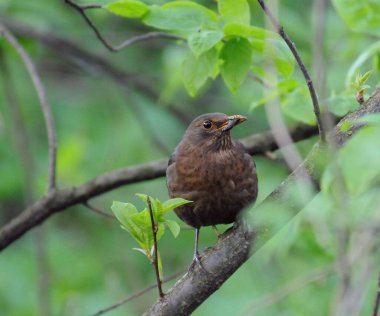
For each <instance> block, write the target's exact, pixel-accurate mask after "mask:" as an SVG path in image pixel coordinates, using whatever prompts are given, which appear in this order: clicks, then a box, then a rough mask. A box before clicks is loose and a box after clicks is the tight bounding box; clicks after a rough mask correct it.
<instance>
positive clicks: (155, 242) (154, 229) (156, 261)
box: [148, 196, 165, 298]
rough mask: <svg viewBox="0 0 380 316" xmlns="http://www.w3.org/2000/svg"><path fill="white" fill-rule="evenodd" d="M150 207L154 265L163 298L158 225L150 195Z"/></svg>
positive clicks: (159, 291)
mask: <svg viewBox="0 0 380 316" xmlns="http://www.w3.org/2000/svg"><path fill="white" fill-rule="evenodd" d="M148 209H149V214H150V220H151V222H152V233H153V247H154V254H153V265H154V270H155V272H156V279H157V288H158V294H159V295H160V297H161V298H163V297H164V296H165V295H164V292H163V291H162V284H161V278H160V271H159V269H158V249H157V230H158V226H157V224H156V223H155V222H154V217H153V210H152V203H151V202H150V196H148Z"/></svg>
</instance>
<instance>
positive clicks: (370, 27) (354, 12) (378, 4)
mask: <svg viewBox="0 0 380 316" xmlns="http://www.w3.org/2000/svg"><path fill="white" fill-rule="evenodd" d="M332 2H333V4H334V6H335V8H336V10H337V11H338V13H339V15H340V16H341V17H342V19H343V20H344V22H346V24H347V26H348V27H349V28H351V29H352V30H353V31H355V32H359V33H365V34H373V35H375V36H378V35H379V33H380V1H378V0H360V1H357V0H333V1H332Z"/></svg>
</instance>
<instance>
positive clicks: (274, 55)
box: [252, 38, 294, 78]
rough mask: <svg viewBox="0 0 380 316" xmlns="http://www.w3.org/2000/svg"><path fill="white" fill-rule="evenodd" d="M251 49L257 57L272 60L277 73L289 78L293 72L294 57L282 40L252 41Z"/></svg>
mask: <svg viewBox="0 0 380 316" xmlns="http://www.w3.org/2000/svg"><path fill="white" fill-rule="evenodd" d="M252 47H253V50H254V51H257V52H258V53H259V55H262V56H263V55H264V54H265V56H266V58H269V59H272V60H274V63H275V65H276V68H277V71H278V72H279V73H280V74H281V75H283V76H284V77H285V78H289V77H290V75H291V74H292V73H293V71H294V57H293V55H292V53H291V51H290V50H289V48H288V46H287V45H286V43H284V41H283V40H282V39H273V38H270V39H267V40H260V39H257V40H253V41H252Z"/></svg>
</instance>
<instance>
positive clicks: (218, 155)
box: [166, 113, 258, 267]
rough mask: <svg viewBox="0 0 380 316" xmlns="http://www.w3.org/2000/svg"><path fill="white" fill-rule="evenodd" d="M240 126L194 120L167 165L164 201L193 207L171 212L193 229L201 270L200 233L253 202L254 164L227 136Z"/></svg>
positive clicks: (220, 119) (235, 118)
mask: <svg viewBox="0 0 380 316" xmlns="http://www.w3.org/2000/svg"><path fill="white" fill-rule="evenodd" d="M245 120H246V118H245V117H244V116H241V115H232V116H227V115H226V114H223V113H209V114H203V115H201V116H198V117H197V118H196V119H194V120H193V121H192V122H191V124H190V125H189V127H188V128H187V130H186V132H185V135H184V137H183V139H182V141H181V142H180V143H179V144H178V146H177V148H176V149H175V151H174V153H173V154H172V156H171V157H170V159H169V163H168V168H167V170H166V180H167V186H168V191H169V196H170V197H171V198H174V197H180V198H184V199H187V200H190V201H193V203H189V204H186V205H183V206H180V207H178V208H177V209H175V212H176V214H177V215H178V217H179V218H180V219H182V220H183V221H184V222H186V223H187V224H189V225H191V226H193V227H194V228H195V229H196V235H195V252H194V260H196V262H197V263H198V264H200V266H201V267H202V264H201V262H200V259H199V251H198V243H199V230H200V227H201V226H210V225H217V224H229V223H232V222H234V221H235V219H236V218H237V215H238V214H239V212H240V211H242V210H243V208H244V207H245V206H246V205H248V204H249V203H251V202H253V201H255V200H256V197H257V184H258V182H257V175H256V166H255V163H254V162H253V160H252V158H251V156H250V155H249V154H247V153H246V151H245V149H244V147H243V145H242V144H241V143H240V142H239V141H236V140H233V139H231V136H230V130H231V129H232V128H233V127H234V126H236V125H238V124H240V123H242V122H244V121H245Z"/></svg>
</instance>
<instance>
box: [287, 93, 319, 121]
mask: <svg viewBox="0 0 380 316" xmlns="http://www.w3.org/2000/svg"><path fill="white" fill-rule="evenodd" d="M281 108H282V110H283V112H284V113H285V114H286V115H288V116H289V117H291V118H293V119H295V120H296V121H299V122H302V123H305V124H308V125H315V123H316V119H315V114H314V111H313V105H312V103H311V99H310V94H309V89H308V88H307V87H306V86H303V87H299V88H298V89H296V90H294V91H293V92H291V93H289V94H287V95H285V96H284V98H283V102H282V103H281Z"/></svg>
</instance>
